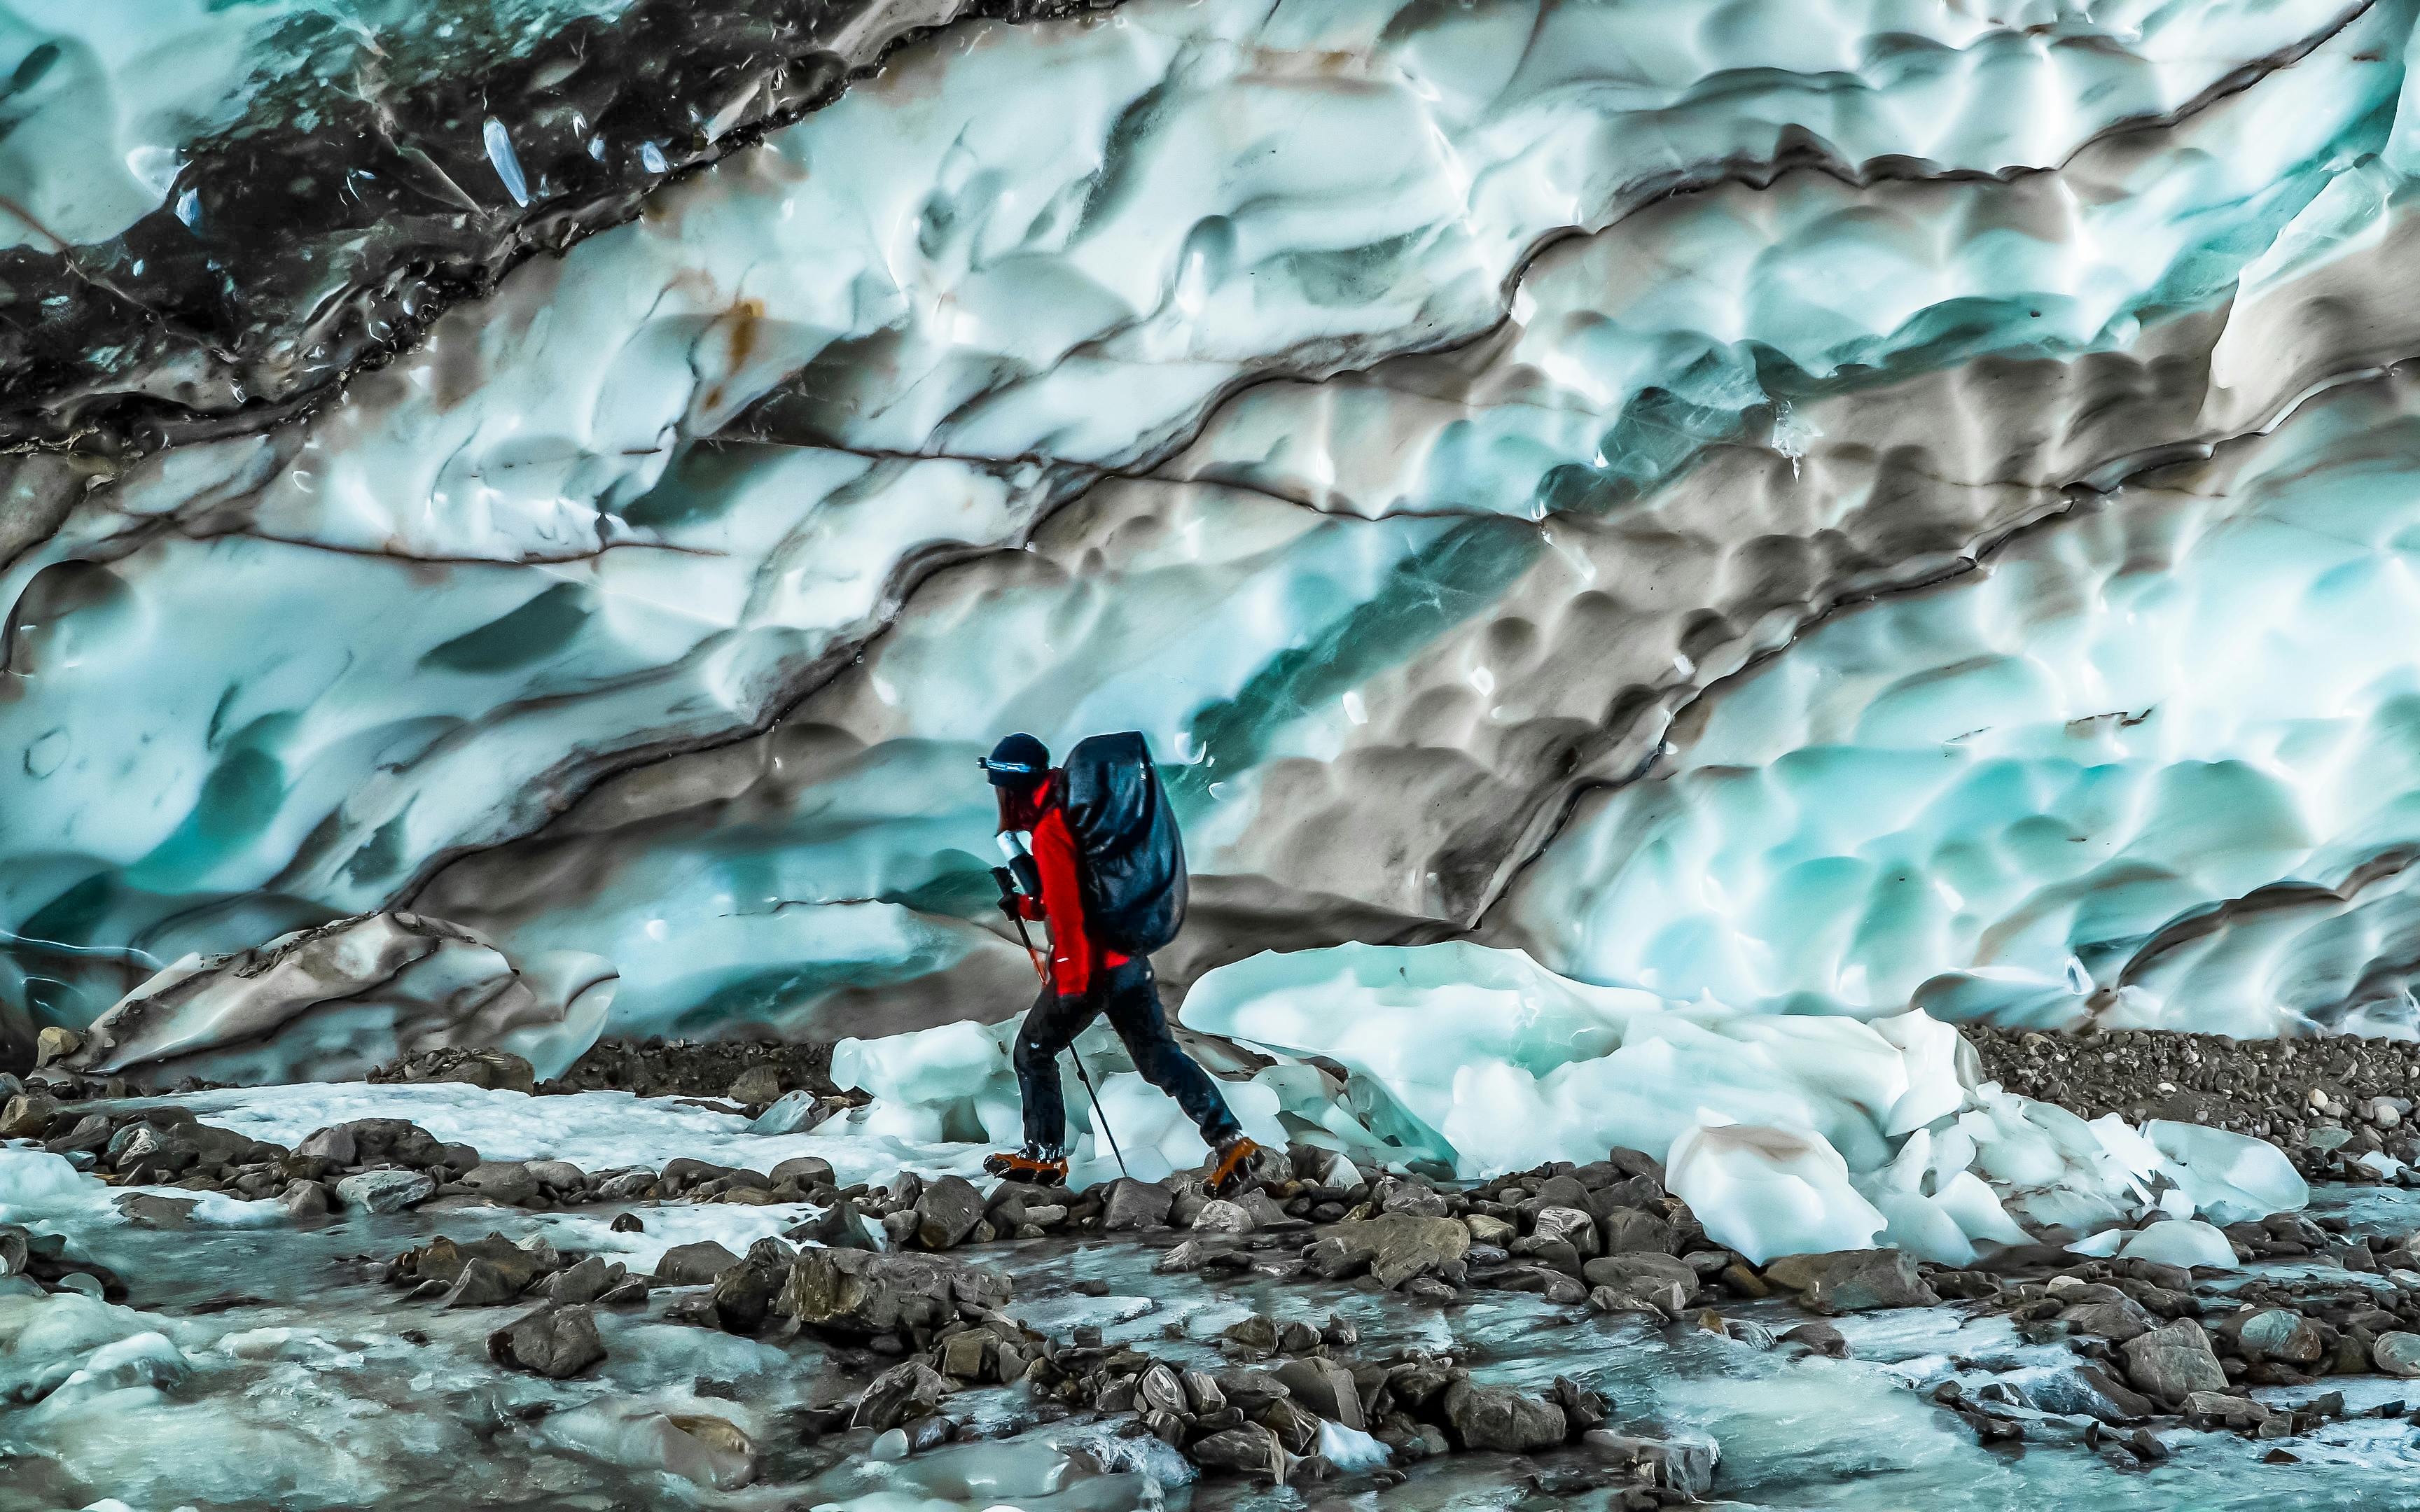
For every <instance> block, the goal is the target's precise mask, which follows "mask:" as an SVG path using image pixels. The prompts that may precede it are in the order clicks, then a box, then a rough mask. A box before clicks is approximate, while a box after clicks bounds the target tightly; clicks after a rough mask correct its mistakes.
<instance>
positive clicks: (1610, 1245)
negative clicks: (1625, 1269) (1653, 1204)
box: [1599, 1208, 1672, 1255]
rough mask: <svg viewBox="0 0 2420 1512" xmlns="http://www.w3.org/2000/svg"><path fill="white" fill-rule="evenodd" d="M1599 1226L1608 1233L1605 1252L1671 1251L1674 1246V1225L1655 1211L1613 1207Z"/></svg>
mask: <svg viewBox="0 0 2420 1512" xmlns="http://www.w3.org/2000/svg"><path fill="white" fill-rule="evenodd" d="M1599 1227H1601V1229H1602V1230H1603V1232H1604V1235H1605V1251H1604V1252H1605V1253H1606V1254H1607V1255H1620V1254H1623V1253H1625V1252H1629V1253H1637V1252H1639V1251H1647V1252H1649V1253H1652V1254H1664V1255H1668V1254H1670V1253H1671V1250H1672V1226H1671V1225H1670V1224H1668V1223H1666V1222H1665V1221H1664V1220H1663V1219H1661V1218H1659V1217H1657V1216H1656V1215H1655V1214H1653V1213H1652V1212H1647V1211H1643V1210H1641V1209H1637V1208H1610V1209H1608V1210H1606V1212H1605V1214H1604V1216H1603V1218H1602V1219H1600V1220H1599Z"/></svg>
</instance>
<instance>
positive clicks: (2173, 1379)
mask: <svg viewBox="0 0 2420 1512" xmlns="http://www.w3.org/2000/svg"><path fill="white" fill-rule="evenodd" d="M2122 1348H2123V1349H2124V1350H2125V1354H2126V1380H2127V1381H2128V1382H2129V1383H2130V1384H2132V1385H2133V1387H2134V1389H2135V1390H2137V1391H2139V1392H2142V1393H2143V1394H2145V1395H2146V1396H2151V1397H2153V1398H2156V1399H2157V1400H2160V1401H2163V1402H2180V1401H2183V1400H2184V1399H2185V1398H2186V1397H2187V1396H2192V1395H2193V1394H2194V1393H2195V1392H2197V1391H2219V1392H2223V1391H2225V1390H2226V1371H2225V1370H2222V1369H2221V1368H2219V1364H2218V1356H2217V1355H2216V1354H2214V1353H2212V1352H2211V1348H2210V1335H2207V1334H2205V1333H2203V1332H2202V1330H2201V1325H2200V1324H2199V1323H2196V1322H2195V1321H2194V1320H2193V1319H2190V1318H2180V1319H2177V1320H2176V1321H2175V1322H2173V1323H2170V1324H2168V1325H2166V1326H2165V1327H2164V1328H2155V1329H2153V1330H2152V1331H2151V1332H2149V1334H2146V1335H2143V1336H2142V1337H2140V1338H2134V1339H2128V1340H2127V1341H2126V1343H2125V1344H2124V1345H2123V1346H2122Z"/></svg>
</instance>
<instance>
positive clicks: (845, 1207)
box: [789, 1202, 876, 1251]
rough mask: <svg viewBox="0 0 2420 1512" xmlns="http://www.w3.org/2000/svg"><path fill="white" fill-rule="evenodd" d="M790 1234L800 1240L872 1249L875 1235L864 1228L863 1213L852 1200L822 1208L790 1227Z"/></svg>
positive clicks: (836, 1246)
mask: <svg viewBox="0 0 2420 1512" xmlns="http://www.w3.org/2000/svg"><path fill="white" fill-rule="evenodd" d="M789 1237H790V1238H792V1239H795V1240H798V1241H799V1242H802V1243H809V1244H820V1245H823V1246H824V1247H826V1248H828V1249H856V1250H868V1251H871V1250H873V1249H874V1248H875V1247H876V1246H875V1242H874V1235H873V1234H872V1233H870V1232H868V1231H867V1229H866V1227H865V1214H864V1213H862V1212H861V1211H858V1207H857V1204H856V1203H854V1202H835V1203H833V1204H832V1205H831V1206H830V1207H829V1208H826V1209H825V1210H824V1211H821V1212H819V1213H817V1214H815V1215H814V1217H812V1218H810V1219H808V1220H807V1221H806V1222H805V1223H802V1224H800V1225H799V1226H798V1227H796V1228H793V1229H791V1230H789Z"/></svg>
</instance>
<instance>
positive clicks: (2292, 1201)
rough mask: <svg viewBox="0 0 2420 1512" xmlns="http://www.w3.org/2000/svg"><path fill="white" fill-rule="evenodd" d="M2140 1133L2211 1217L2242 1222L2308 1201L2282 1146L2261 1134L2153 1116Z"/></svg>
mask: <svg viewBox="0 0 2420 1512" xmlns="http://www.w3.org/2000/svg"><path fill="white" fill-rule="evenodd" d="M2143 1134H2144V1137H2145V1138H2147V1139H2149V1141H2150V1142H2151V1143H2152V1145H2154V1146H2155V1147H2157V1148H2158V1149H2159V1151H2160V1153H2161V1154H2163V1155H2164V1156H2166V1157H2167V1164H2166V1165H2164V1166H2163V1167H2162V1168H2163V1170H2164V1172H2165V1173H2166V1174H2167V1176H2168V1177H2169V1178H2170V1180H2174V1181H2175V1182H2176V1183H2177V1185H2178V1186H2180V1188H2182V1189H2183V1190H2184V1192H2185V1193H2186V1195H2187V1196H2191V1197H2192V1198H2193V1201H2194V1206H2195V1208H2198V1209H2199V1210H2200V1211H2202V1212H2204V1213H2206V1214H2208V1215H2209V1216H2210V1218H2211V1221H2212V1222H2213V1223H2221V1224H2232V1223H2242V1222H2245V1221H2247V1220H2250V1219H2255V1218H2266V1217H2267V1216H2269V1215H2270V1214H2271V1213H2273V1212H2293V1211H2298V1210H2300V1209H2302V1208H2304V1207H2307V1206H2309V1205H2310V1201H2311V1188H2310V1185H2309V1183H2307V1182H2305V1181H2304V1180H2303V1179H2302V1177H2301V1176H2300V1175H2298V1174H2296V1172H2295V1170H2294V1165H2293V1162H2291V1161H2289V1160H2288V1159H2287V1158H2286V1152H2285V1151H2284V1150H2282V1149H2278V1148H2277V1147H2276V1146H2275V1145H2273V1144H2271V1143H2269V1142H2268V1141H2267V1140H2265V1139H2255V1138H2252V1137H2251V1136H2250V1135H2248V1134H2230V1133H2228V1132H2227V1131H2226V1130H2225V1129H2211V1128H2206V1127H2204V1126H2203V1125H2201V1124H2197V1123H2178V1122H2175V1121H2173V1120H2170V1119H2152V1120H2151V1121H2150V1122H2149V1123H2147V1124H2145V1125H2143Z"/></svg>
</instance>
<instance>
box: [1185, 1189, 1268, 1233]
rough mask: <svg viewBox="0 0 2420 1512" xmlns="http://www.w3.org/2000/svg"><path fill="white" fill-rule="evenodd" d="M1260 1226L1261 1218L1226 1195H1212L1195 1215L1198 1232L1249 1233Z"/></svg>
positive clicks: (1195, 1227)
mask: <svg viewBox="0 0 2420 1512" xmlns="http://www.w3.org/2000/svg"><path fill="white" fill-rule="evenodd" d="M1259 1227H1261V1226H1260V1222H1259V1220H1257V1219H1255V1218H1254V1217H1253V1216H1252V1215H1251V1214H1250V1213H1249V1212H1248V1211H1245V1210H1244V1209H1243V1208H1241V1207H1239V1206H1237V1205H1236V1204H1234V1203H1233V1202H1230V1201H1228V1200H1227V1199H1226V1198H1224V1197H1212V1198H1211V1199H1210V1200H1209V1201H1207V1202H1205V1203H1203V1204H1202V1211H1199V1212H1197V1213H1195V1214H1194V1215H1193V1231H1194V1232H1195V1233H1197V1234H1249V1233H1251V1232H1252V1231H1253V1230H1255V1229H1257V1228H1259Z"/></svg>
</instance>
